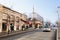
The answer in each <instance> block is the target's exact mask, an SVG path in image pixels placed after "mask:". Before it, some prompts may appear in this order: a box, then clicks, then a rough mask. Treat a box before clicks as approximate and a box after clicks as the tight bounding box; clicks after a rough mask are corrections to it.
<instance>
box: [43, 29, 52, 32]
mask: <svg viewBox="0 0 60 40" xmlns="http://www.w3.org/2000/svg"><path fill="white" fill-rule="evenodd" d="M50 31H51V28H43V32H50Z"/></svg>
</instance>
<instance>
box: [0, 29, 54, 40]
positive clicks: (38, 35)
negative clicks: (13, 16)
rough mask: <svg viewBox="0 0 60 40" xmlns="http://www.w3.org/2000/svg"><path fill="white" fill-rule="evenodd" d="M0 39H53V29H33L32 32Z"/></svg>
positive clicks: (0, 39)
mask: <svg viewBox="0 0 60 40" xmlns="http://www.w3.org/2000/svg"><path fill="white" fill-rule="evenodd" d="M0 40H54V31H51V32H41V30H34V31H32V32H27V33H23V34H18V35H14V36H9V37H5V38H0Z"/></svg>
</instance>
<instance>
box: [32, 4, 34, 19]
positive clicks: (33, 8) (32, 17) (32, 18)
mask: <svg viewBox="0 0 60 40" xmlns="http://www.w3.org/2000/svg"><path fill="white" fill-rule="evenodd" d="M33 19H34V5H33V11H32V20H33Z"/></svg>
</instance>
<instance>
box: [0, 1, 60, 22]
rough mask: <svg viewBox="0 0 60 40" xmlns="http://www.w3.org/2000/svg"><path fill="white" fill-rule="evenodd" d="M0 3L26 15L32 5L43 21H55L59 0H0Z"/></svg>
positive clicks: (29, 13) (30, 10)
mask: <svg viewBox="0 0 60 40" xmlns="http://www.w3.org/2000/svg"><path fill="white" fill-rule="evenodd" d="M0 4H2V5H5V6H7V7H9V8H11V9H13V10H15V11H17V12H20V13H23V14H27V15H28V16H31V14H32V9H33V5H34V12H36V13H37V14H39V15H40V16H42V17H43V18H44V21H47V20H49V21H50V22H55V21H56V20H57V19H58V15H57V10H59V9H58V8H57V7H58V6H60V0H0Z"/></svg>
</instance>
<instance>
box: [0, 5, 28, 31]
mask: <svg viewBox="0 0 60 40" xmlns="http://www.w3.org/2000/svg"><path fill="white" fill-rule="evenodd" d="M21 19H22V20H25V21H26V19H27V16H26V15H24V14H21V13H19V12H16V11H14V10H12V9H10V8H8V7H5V6H3V5H1V4H0V32H7V31H8V30H11V27H10V26H11V25H13V26H14V27H13V29H14V30H15V31H16V30H21V28H22V25H23V24H24V23H25V22H23V21H22V20H21Z"/></svg>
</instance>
